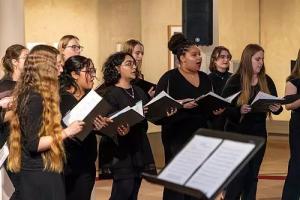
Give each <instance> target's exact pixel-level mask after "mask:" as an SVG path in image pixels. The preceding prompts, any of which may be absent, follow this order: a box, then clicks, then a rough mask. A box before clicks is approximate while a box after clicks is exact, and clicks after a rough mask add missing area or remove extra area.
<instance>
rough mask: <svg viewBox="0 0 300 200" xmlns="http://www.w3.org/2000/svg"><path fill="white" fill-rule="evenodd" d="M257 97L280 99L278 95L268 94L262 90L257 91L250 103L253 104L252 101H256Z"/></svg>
mask: <svg viewBox="0 0 300 200" xmlns="http://www.w3.org/2000/svg"><path fill="white" fill-rule="evenodd" d="M259 99H274V100H275V99H279V100H280V99H282V98H280V97H275V96H273V95H270V94H267V93H264V92H261V91H259V92H258V93H257V95H256V96H255V98H254V100H253V101H252V103H251V105H252V104H254V102H256V101H258V100H259Z"/></svg>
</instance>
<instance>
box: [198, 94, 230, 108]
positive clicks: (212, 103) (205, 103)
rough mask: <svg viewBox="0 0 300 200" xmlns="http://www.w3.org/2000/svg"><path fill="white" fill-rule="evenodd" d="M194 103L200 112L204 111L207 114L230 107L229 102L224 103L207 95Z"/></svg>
mask: <svg viewBox="0 0 300 200" xmlns="http://www.w3.org/2000/svg"><path fill="white" fill-rule="evenodd" d="M196 103H197V104H198V105H199V107H200V108H201V109H202V110H205V111H208V112H211V111H214V110H218V109H220V108H226V107H228V106H230V103H229V102H227V101H224V100H223V99H220V98H218V97H215V96H212V95H207V96H205V97H203V98H200V99H199V100H196Z"/></svg>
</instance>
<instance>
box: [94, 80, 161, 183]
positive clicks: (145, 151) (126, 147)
mask: <svg viewBox="0 0 300 200" xmlns="http://www.w3.org/2000/svg"><path fill="white" fill-rule="evenodd" d="M133 91H134V92H133V94H132V91H131V90H125V89H123V88H120V87H117V86H111V87H109V88H107V90H106V93H105V94H104V96H103V98H105V99H106V100H107V101H108V102H109V103H110V105H111V106H112V107H113V110H112V111H111V113H114V112H116V111H119V110H121V109H123V108H125V107H127V106H134V105H135V104H136V103H137V102H138V101H140V100H142V102H143V105H144V104H146V103H147V101H148V98H147V96H146V94H145V93H144V92H143V90H142V89H141V88H139V87H137V86H135V85H133ZM147 129H148V123H147V121H146V120H143V121H142V122H140V123H138V124H136V125H134V126H132V127H130V130H129V133H128V134H127V135H125V136H119V135H118V142H119V145H116V144H115V143H114V142H113V141H112V140H111V139H110V138H108V137H106V136H103V137H102V138H101V141H100V145H99V158H100V167H101V168H102V170H103V171H106V172H107V168H109V169H110V170H111V171H112V172H113V173H112V174H113V176H114V178H115V179H119V178H129V177H139V176H140V173H141V172H142V171H147V172H150V173H156V169H155V165H154V159H153V155H152V151H151V147H150V144H149V141H148V137H147V135H146V133H147Z"/></svg>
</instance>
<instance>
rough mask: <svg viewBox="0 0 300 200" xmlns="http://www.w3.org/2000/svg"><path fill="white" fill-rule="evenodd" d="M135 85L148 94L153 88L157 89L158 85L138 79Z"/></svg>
mask: <svg viewBox="0 0 300 200" xmlns="http://www.w3.org/2000/svg"><path fill="white" fill-rule="evenodd" d="M134 84H135V85H137V86H139V87H140V88H141V89H142V90H143V91H144V92H145V93H146V94H148V91H149V90H150V89H151V87H153V88H154V89H155V88H156V85H155V84H154V83H151V82H149V81H145V80H143V79H140V78H139V79H136V80H135V81H134Z"/></svg>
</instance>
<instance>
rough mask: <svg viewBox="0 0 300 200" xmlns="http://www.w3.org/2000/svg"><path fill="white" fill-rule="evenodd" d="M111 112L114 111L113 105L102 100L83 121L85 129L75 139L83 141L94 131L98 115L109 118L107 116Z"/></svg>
mask: <svg viewBox="0 0 300 200" xmlns="http://www.w3.org/2000/svg"><path fill="white" fill-rule="evenodd" d="M74 107H75V106H74ZM111 110H112V107H111V105H110V104H109V103H108V102H107V101H106V100H105V99H102V100H101V101H100V102H99V103H98V104H97V105H96V106H95V107H94V108H93V109H92V111H91V112H90V113H89V114H88V115H87V116H86V117H85V118H84V119H83V121H84V122H85V124H84V127H83V129H82V131H81V132H80V133H78V134H77V135H76V136H75V138H76V139H79V140H80V141H83V140H84V139H85V138H86V137H87V136H88V135H89V134H90V133H91V131H92V130H93V129H94V125H93V123H94V120H95V118H96V117H97V116H98V115H101V116H107V114H108V113H109V112H110V111H111ZM67 114H68V113H67ZM67 114H66V115H67Z"/></svg>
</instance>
